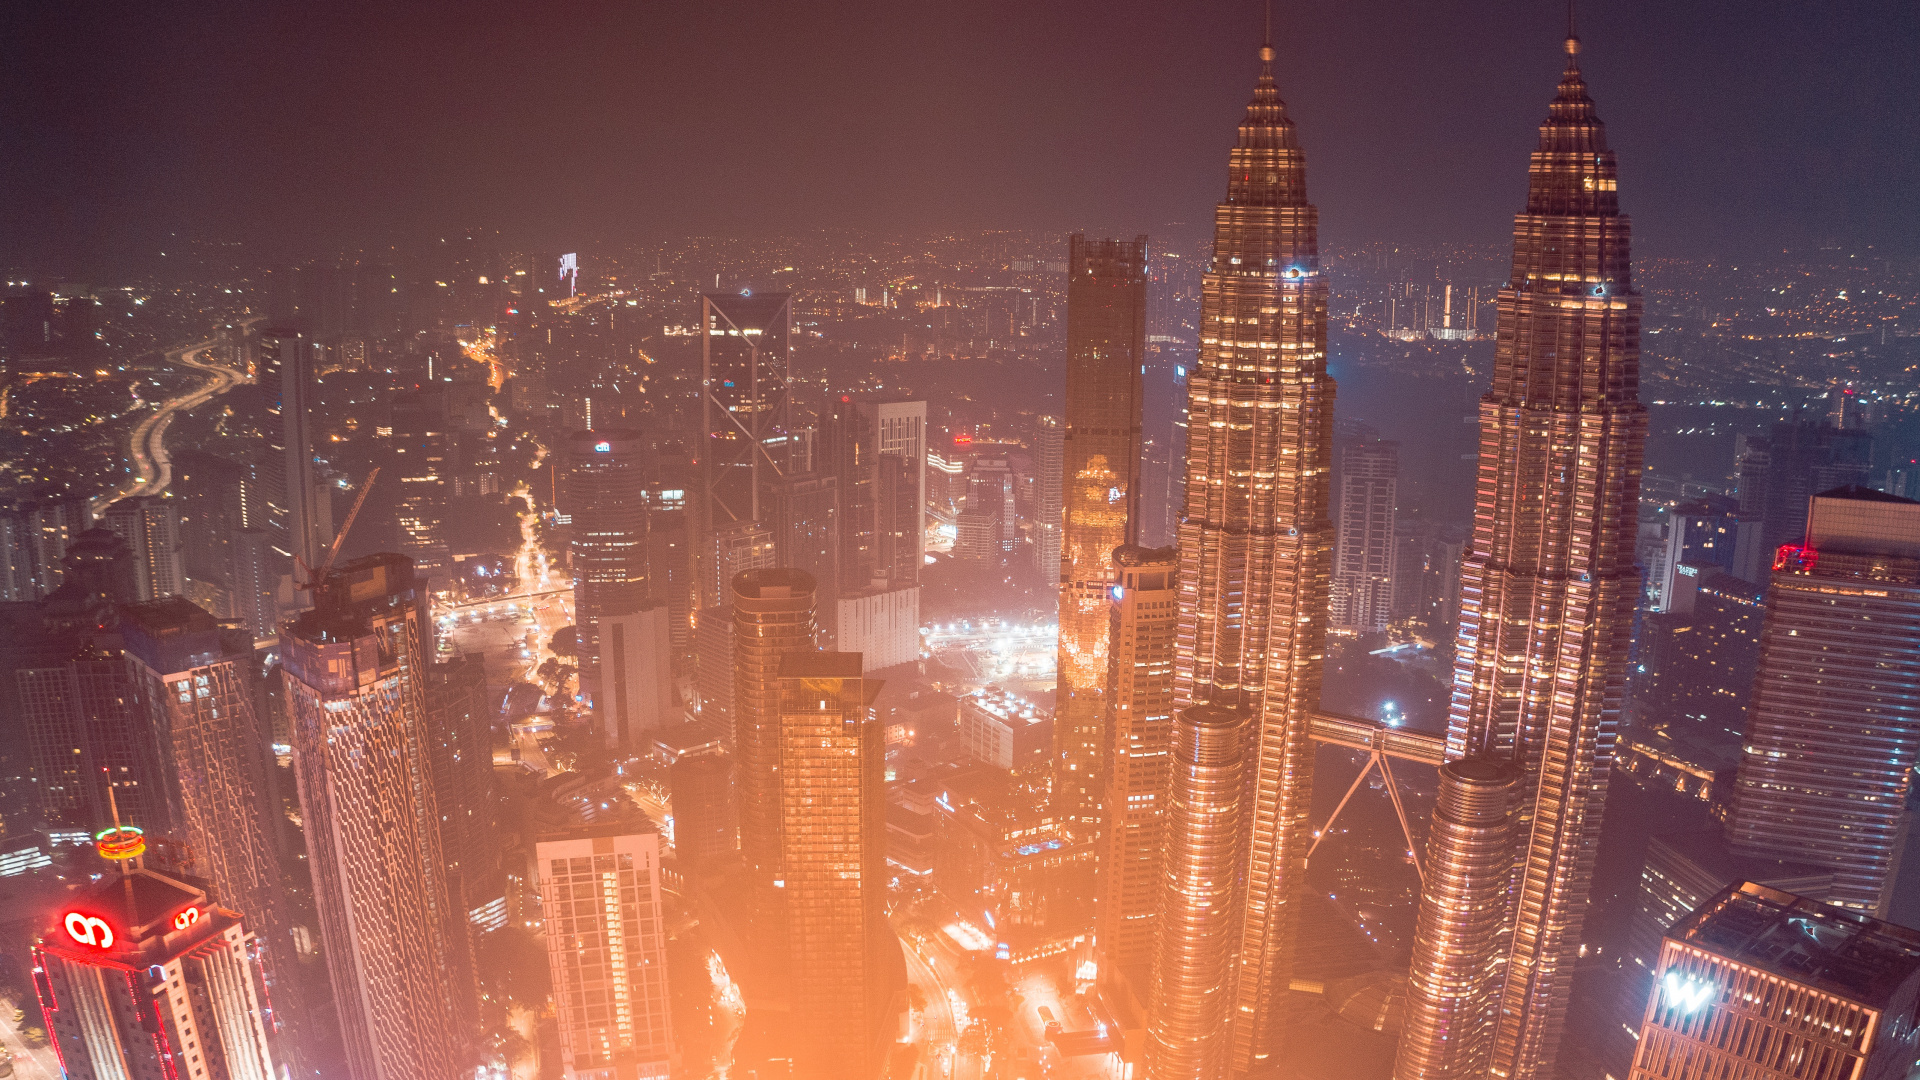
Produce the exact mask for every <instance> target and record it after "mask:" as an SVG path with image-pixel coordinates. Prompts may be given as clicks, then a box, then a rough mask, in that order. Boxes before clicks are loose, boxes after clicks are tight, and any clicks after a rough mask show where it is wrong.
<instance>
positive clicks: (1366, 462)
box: [1329, 442, 1400, 634]
mask: <svg viewBox="0 0 1920 1080" xmlns="http://www.w3.org/2000/svg"><path fill="white" fill-rule="evenodd" d="M1399 486H1400V444H1399V443H1394V442H1368V443H1360V444H1358V445H1355V446H1349V447H1348V448H1347V450H1346V453H1344V454H1342V455H1341V456H1340V500H1339V507H1338V509H1337V511H1336V512H1337V513H1338V515H1339V519H1338V524H1339V539H1338V540H1336V541H1335V543H1334V548H1333V600H1332V604H1333V606H1332V608H1331V609H1330V610H1331V613H1330V616H1329V618H1330V619H1331V622H1332V624H1333V626H1335V627H1336V628H1338V629H1342V630H1351V631H1353V632H1355V633H1360V634H1377V633H1379V632H1380V631H1382V630H1385V629H1386V628H1387V620H1388V619H1389V618H1391V617H1392V616H1393V587H1394V569H1395V567H1394V555H1395V554H1396V552H1395V550H1394V542H1393V531H1394V517H1395V503H1396V499H1397V496H1398V489H1399Z"/></svg>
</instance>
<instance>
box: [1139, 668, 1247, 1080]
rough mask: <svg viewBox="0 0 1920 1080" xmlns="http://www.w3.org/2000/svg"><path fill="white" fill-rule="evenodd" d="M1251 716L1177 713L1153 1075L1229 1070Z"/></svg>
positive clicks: (1209, 710)
mask: <svg viewBox="0 0 1920 1080" xmlns="http://www.w3.org/2000/svg"><path fill="white" fill-rule="evenodd" d="M1249 721H1250V714H1248V713H1247V712H1246V711H1245V710H1241V709H1227V708H1221V707H1219V706H1216V705H1195V706H1193V707H1192V708H1189V709H1185V710H1182V711H1181V712H1180V713H1178V714H1176V715H1175V717H1174V721H1173V765H1172V773H1173V776H1172V783H1171V784H1170V785H1168V792H1167V819H1166V837H1167V844H1166V851H1165V855H1164V857H1163V869H1162V871H1161V875H1160V933H1159V935H1158V944H1157V948H1156V955H1155V956H1154V961H1153V996H1152V1000H1151V1004H1150V1006H1149V1012H1148V1014H1147V1016H1148V1018H1147V1048H1146V1065H1147V1078H1148V1080H1219V1078H1221V1077H1224V1076H1226V1075H1227V1071H1228V1063H1229V1060H1230V1058H1231V1056H1232V1054H1231V1051H1232V1042H1231V1038H1232V1032H1231V1030H1230V1029H1229V1027H1228V1025H1227V1017H1228V1012H1229V1010H1230V1009H1231V1008H1232V1006H1233V986H1234V973H1235V963H1234V959H1235V957H1234V946H1235V944H1236V943H1237V940H1238V935H1239V931H1240V904H1241V889H1240V861H1241V858H1242V856H1243V852H1244V850H1245V845H1244V835H1245V832H1246V825H1247V821H1246V817H1247V814H1246V803H1247V798H1248V792H1247V784H1246V779H1247V767H1248V764H1247V762H1248V756H1249V755H1248V752H1247V743H1248V737H1247V727H1248V724H1249Z"/></svg>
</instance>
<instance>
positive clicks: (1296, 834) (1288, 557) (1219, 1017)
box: [1148, 46, 1333, 1080]
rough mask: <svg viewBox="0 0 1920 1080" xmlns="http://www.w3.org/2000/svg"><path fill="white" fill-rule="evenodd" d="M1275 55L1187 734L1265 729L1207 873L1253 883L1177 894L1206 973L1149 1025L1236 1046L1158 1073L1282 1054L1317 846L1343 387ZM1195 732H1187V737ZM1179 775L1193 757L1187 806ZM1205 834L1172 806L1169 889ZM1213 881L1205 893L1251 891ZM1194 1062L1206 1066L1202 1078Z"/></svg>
mask: <svg viewBox="0 0 1920 1080" xmlns="http://www.w3.org/2000/svg"><path fill="white" fill-rule="evenodd" d="M1273 55H1274V53H1273V49H1272V48H1271V47H1269V46H1262V48H1261V50H1260V64H1261V66H1260V76H1259V80H1258V82H1257V83H1256V84H1255V88H1254V93H1253V100H1252V101H1251V102H1250V103H1249V104H1248V106H1247V114H1246V118H1245V119H1244V120H1243V121H1242V122H1241V124H1240V134H1239V140H1238V142H1237V143H1236V145H1235V146H1234V148H1233V151H1232V152H1231V154H1230V156H1229V158H1228V184H1227V197H1226V199H1225V201H1223V202H1221V203H1220V204H1219V206H1218V208H1217V209H1216V210H1215V213H1214V246H1213V259H1212V262H1211V263H1210V265H1209V266H1208V268H1207V271H1206V274H1205V276H1204V278H1203V280H1202V284H1201V310H1200V319H1201V324H1200V351H1199V358H1198V361H1197V366H1196V367H1195V369H1194V370H1193V371H1192V372H1191V373H1190V375H1189V379H1188V383H1187V388H1188V393H1187V407H1188V421H1189V425H1190V426H1189V429H1188V430H1189V441H1188V445H1187V466H1186V468H1187V480H1186V499H1187V501H1186V509H1185V511H1184V513H1183V515H1182V517H1181V521H1180V530H1179V544H1178V547H1179V550H1180V605H1181V607H1180V630H1179V633H1180V649H1179V653H1178V658H1177V661H1176V664H1175V669H1174V671H1175V675H1174V678H1175V683H1174V704H1175V707H1176V708H1177V709H1180V710H1184V711H1186V712H1187V713H1191V714H1192V715H1190V716H1188V717H1186V718H1185V720H1184V721H1183V722H1184V724H1185V725H1186V726H1187V727H1192V728H1199V727H1202V726H1204V727H1205V728H1206V730H1207V731H1208V732H1217V731H1219V730H1223V729H1229V728H1242V729H1244V730H1246V731H1247V732H1248V734H1247V735H1246V739H1247V747H1246V753H1247V754H1248V755H1249V756H1248V758H1247V761H1246V762H1245V768H1246V769H1248V770H1251V772H1252V776H1251V778H1250V779H1249V780H1248V781H1247V792H1248V797H1249V798H1251V799H1252V800H1253V805H1251V806H1248V807H1244V808H1242V812H1241V813H1240V815H1239V817H1238V819H1237V820H1238V821H1239V822H1240V823H1241V825H1242V826H1243V830H1242V831H1244V832H1245V833H1246V835H1245V836H1241V837H1236V838H1235V844H1236V846H1235V848H1234V850H1235V852H1236V856H1235V857H1236V858H1237V859H1240V860H1241V861H1240V863H1239V868H1238V870H1237V871H1236V872H1234V873H1230V874H1229V873H1226V872H1225V871H1217V870H1208V871H1207V873H1209V874H1211V873H1220V874H1223V875H1224V876H1225V877H1230V878H1235V879H1237V880H1239V881H1243V882H1244V883H1245V888H1244V890H1243V892H1242V893H1241V895H1240V896H1238V897H1237V898H1235V900H1234V903H1233V904H1232V905H1230V906H1229V907H1226V908H1221V909H1217V910H1216V909H1215V908H1212V907H1207V908H1205V909H1204V910H1202V909H1200V908H1192V909H1191V910H1192V915H1191V917H1189V916H1186V915H1180V914H1178V913H1177V911H1176V908H1175V907H1174V906H1172V905H1171V904H1170V905H1169V906H1167V907H1165V908H1163V911H1162V914H1161V929H1160V938H1161V941H1160V946H1159V948H1160V955H1161V958H1162V962H1163V965H1164V964H1166V963H1169V962H1171V959H1170V958H1176V957H1178V958H1182V959H1180V961H1179V962H1180V964H1181V965H1182V968H1181V970H1183V971H1187V972H1188V974H1186V975H1181V976H1180V977H1177V978H1176V977H1173V976H1172V974H1171V970H1172V969H1167V970H1166V971H1163V973H1162V974H1161V975H1160V976H1157V983H1156V989H1155V995H1156V996H1155V998H1154V1003H1153V1005H1152V1006H1151V1007H1150V1008H1151V1009H1152V1010H1154V1011H1156V1012H1158V1013H1160V1014H1161V1015H1160V1017H1159V1018H1158V1019H1150V1024H1149V1027H1150V1030H1152V1031H1155V1032H1160V1033H1161V1034H1155V1035H1154V1036H1153V1038H1154V1039H1155V1042H1154V1043H1150V1044H1149V1049H1150V1051H1151V1048H1152V1046H1154V1045H1157V1044H1158V1043H1159V1042H1161V1041H1165V1040H1166V1039H1167V1038H1169V1036H1167V1035H1165V1034H1164V1033H1165V1032H1167V1031H1170V1030H1171V1028H1168V1027H1166V1025H1167V1024H1172V1023H1175V1022H1176V1019H1177V1022H1178V1023H1179V1024H1181V1025H1188V1026H1189V1028H1190V1029H1191V1030H1195V1031H1196V1034H1195V1035H1193V1036H1192V1038H1194V1039H1200V1040H1204V1041H1205V1042H1206V1043H1207V1044H1208V1045H1209V1046H1221V1045H1224V1046H1226V1047H1227V1051H1226V1052H1225V1053H1224V1054H1223V1055H1221V1056H1218V1057H1215V1056H1211V1055H1212V1054H1213V1051H1211V1050H1209V1051H1208V1052H1207V1056H1205V1057H1204V1060H1202V1059H1199V1058H1193V1059H1189V1058H1184V1057H1179V1058H1176V1057H1167V1058H1163V1059H1160V1060H1163V1061H1169V1062H1170V1061H1174V1060H1180V1061H1184V1062H1187V1064H1183V1065H1181V1066H1179V1068H1178V1069H1174V1068H1173V1067H1171V1066H1165V1065H1163V1066H1155V1065H1154V1064H1153V1062H1154V1060H1155V1059H1154V1058H1153V1057H1152V1056H1151V1053H1150V1055H1149V1059H1148V1060H1149V1066H1148V1069H1149V1075H1150V1076H1153V1077H1155V1078H1156V1080H1157V1078H1160V1077H1173V1076H1182V1077H1211V1076H1213V1075H1215V1072H1214V1071H1213V1070H1217V1069H1218V1068H1221V1067H1226V1068H1230V1069H1232V1070H1234V1071H1236V1072H1245V1071H1247V1070H1248V1069H1250V1068H1253V1067H1254V1066H1255V1065H1256V1063H1259V1062H1262V1061H1265V1060H1267V1059H1268V1058H1270V1057H1271V1056H1272V1055H1273V1054H1274V1052H1275V1051H1276V1050H1277V1049H1278V1019H1279V1017H1278V1012H1277V1008H1276V1006H1277V1002H1278V995H1279V994H1280V989H1279V988H1282V987H1285V986H1286V985H1287V984H1288V981H1289V978H1290V976H1289V974H1288V971H1289V963H1290V959H1291V954H1292V945H1291V941H1292V933H1293V914H1294V912H1295V910H1296V909H1297V908H1298V905H1297V904H1296V903H1293V902H1291V901H1292V899H1293V898H1294V897H1295V896H1296V895H1297V893H1298V890H1299V888H1300V886H1301V884H1302V881H1301V876H1300V872H1299V868H1300V866H1301V865H1302V863H1303V860H1304V858H1305V855H1306V850H1307V849H1306V845H1307V843H1308V842H1309V841H1310V837H1309V836H1308V835H1307V805H1308V801H1309V799H1310V797H1311V788H1312V770H1313V750H1312V747H1311V746H1310V744H1309V742H1308V738H1307V734H1308V716H1307V711H1308V710H1309V709H1310V708H1312V707H1313V705H1314V704H1315V703H1316V702H1317V701H1318V700H1319V697H1320V672H1321V668H1322V665H1323V664H1324V661H1325V656H1326V628H1327V623H1326V613H1327V588H1328V575H1329V572H1330V570H1331V566H1330V564H1331V562H1332V556H1333V526H1332V523H1331V522H1330V521H1329V520H1328V519H1327V486H1328V480H1329V477H1328V471H1329V468H1330V466H1331V465H1332V457H1333V416H1332V412H1333V380H1332V379H1331V378H1329V377H1328V376H1327V353H1326V342H1327V282H1326V278H1325V277H1324V276H1323V275H1322V274H1321V270H1320V257H1319V246H1318V243H1319V242H1318V213H1317V211H1316V210H1315V209H1314V207H1313V205H1312V204H1311V203H1309V202H1308V201H1307V192H1306V165H1305V157H1304V155H1302V153H1301V151H1300V143H1299V139H1298V137H1297V136H1296V134H1295V132H1294V126H1293V121H1292V120H1290V119H1289V118H1288V117H1287V110H1286V105H1285V104H1284V103H1283V102H1282V101H1281V100H1280V94H1279V91H1278V90H1277V89H1276V87H1275V85H1274V80H1273ZM1203 707H1204V708H1203ZM1195 709H1201V711H1200V712H1198V713H1195V712H1194V710H1195ZM1202 717H1204V718H1205V720H1204V723H1202V720H1201V718H1202ZM1183 730H1184V729H1183V727H1182V726H1181V723H1176V725H1175V744H1176V747H1178V746H1179V745H1180V740H1181V738H1182V735H1181V732H1182V731H1183ZM1181 772H1182V765H1181V763H1180V762H1179V761H1178V760H1176V763H1175V766H1174V777H1175V779H1174V785H1175V788H1174V791H1175V794H1174V795H1173V796H1172V798H1173V800H1174V803H1173V805H1174V806H1175V807H1176V808H1177V807H1178V805H1179V798H1180V796H1179V794H1178V792H1179V785H1180V783H1181V781H1180V776H1181ZM1189 827H1190V826H1188V825H1183V824H1182V823H1181V820H1180V818H1179V817H1178V815H1177V812H1176V813H1170V814H1169V817H1168V820H1167V826H1166V828H1167V842H1166V844H1167V858H1168V860H1169V863H1168V870H1167V874H1168V877H1169V880H1172V879H1174V878H1175V877H1177V876H1179V875H1191V874H1196V873H1198V871H1196V870H1194V869H1193V868H1192V867H1182V866H1178V865H1176V864H1175V863H1174V862H1173V861H1172V860H1174V859H1175V858H1186V857H1188V856H1185V855H1180V854H1179V853H1180V852H1183V851H1186V850H1188V849H1189V848H1191V847H1193V846H1194V845H1199V846H1201V847H1204V848H1206V850H1208V851H1214V850H1215V849H1216V848H1217V847H1218V844H1217V843H1216V841H1215V839H1213V838H1212V837H1211V833H1209V835H1208V836H1206V837H1191V836H1184V835H1181V830H1182V829H1185V828H1189ZM1207 828H1208V829H1209V830H1211V828H1212V825H1211V823H1210V822H1209V823H1208V825H1207ZM1222 842H1223V841H1222ZM1209 857H1211V856H1209ZM1196 880H1197V879H1196ZM1210 880H1211V883H1210V884H1208V885H1207V886H1206V887H1207V888H1219V889H1231V888H1233V886H1231V885H1230V884H1229V883H1228V882H1226V881H1225V880H1222V879H1221V878H1213V879H1210ZM1194 887H1195V888H1199V887H1200V886H1198V885H1195V886H1194ZM1225 899H1226V898H1225V897H1224V896H1215V897H1212V898H1211V900H1210V902H1216V903H1224V902H1225ZM1198 902H1199V901H1197V900H1195V901H1182V903H1183V904H1187V905H1189V907H1190V906H1191V904H1193V903H1198ZM1222 920H1226V921H1228V922H1230V924H1231V925H1230V927H1228V928H1225V929H1223V925H1222ZM1223 972H1224V974H1222V973H1223ZM1200 973H1205V974H1200ZM1215 975H1221V977H1220V978H1215V977H1214V976H1215ZM1223 988H1227V989H1224V992H1223ZM1191 1025H1199V1028H1200V1029H1205V1030H1199V1029H1192V1028H1191V1027H1190V1026H1191ZM1220 1025H1225V1027H1226V1030H1225V1031H1222V1030H1219V1027H1220ZM1184 1038H1185V1037H1183V1039H1184ZM1223 1040H1224V1041H1223ZM1182 1053H1184V1051H1183V1052H1182ZM1196 1064H1203V1065H1204V1068H1203V1069H1201V1070H1200V1071H1184V1070H1186V1069H1187V1067H1188V1065H1196Z"/></svg>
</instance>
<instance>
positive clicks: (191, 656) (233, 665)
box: [120, 597, 294, 994]
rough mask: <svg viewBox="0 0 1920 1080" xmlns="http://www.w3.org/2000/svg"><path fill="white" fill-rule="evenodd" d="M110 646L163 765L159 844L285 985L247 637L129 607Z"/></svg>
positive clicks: (197, 614)
mask: <svg viewBox="0 0 1920 1080" xmlns="http://www.w3.org/2000/svg"><path fill="white" fill-rule="evenodd" d="M120 636H121V640H122V642H123V643H124V648H125V655H126V658H127V660H128V662H129V664H130V665H131V668H132V675H133V679H132V690H133V697H134V699H135V700H136V701H137V702H138V704H139V706H140V713H141V716H142V719H143V720H144V724H143V725H142V726H143V727H144V728H145V730H146V731H147V732H149V733H150V736H149V737H151V738H153V739H155V740H156V742H157V744H158V748H159V751H160V755H161V758H162V759H163V760H164V761H165V763H166V765H165V768H164V772H165V774H166V780H167V783H166V787H167V789H168V791H169V794H170V796H171V802H172V803H173V807H172V813H171V814H170V815H169V819H170V820H169V821H168V822H167V823H165V826H164V827H166V828H167V829H168V831H169V836H168V838H169V839H171V840H175V841H178V842H179V843H181V844H184V845H186V847H187V848H188V850H190V851H191V852H192V853H193V859H194V864H195V868H196V869H195V872H196V873H197V874H200V875H202V876H204V877H206V878H207V880H208V882H209V883H210V884H211V885H212V888H213V893H214V895H216V896H219V897H220V898H221V900H222V902H224V903H227V904H230V905H232V906H233V907H234V908H236V909H238V910H240V911H241V912H242V913H244V914H245V915H246V917H247V922H248V924H249V925H250V926H251V927H252V928H253V930H254V932H255V933H256V934H258V935H259V937H260V941H261V943H262V944H263V945H265V946H266V956H265V959H266V963H267V970H268V973H269V975H275V976H277V975H280V974H281V973H282V970H283V966H284V970H285V971H286V972H288V973H290V972H291V971H292V967H291V965H292V964H293V963H294V959H293V942H292V939H291V938H290V937H289V936H288V933H289V927H290V923H289V921H288V918H287V912H286V911H285V910H284V907H283V905H284V898H285V892H284V887H283V885H282V883H281V878H280V850H281V847H280V838H279V836H278V834H277V831H276V829H275V823H276V821H277V819H278V815H279V808H278V800H277V798H276V796H275V793H274V791H273V788H272V786H271V782H270V776H271V773H270V772H269V770H270V769H271V767H272V766H271V764H270V763H269V762H268V760H267V752H268V751H267V744H268V743H269V742H270V741H271V738H270V733H269V732H268V731H267V730H266V727H265V724H264V718H263V717H262V716H260V714H259V712H258V710H257V709H256V708H255V705H254V701H255V698H254V685H253V683H254V679H255V675H254V673H253V671H252V670H251V669H252V668H253V666H254V664H255V663H256V661H255V660H254V653H253V638H252V636H251V635H250V634H248V633H247V632H246V631H244V630H238V631H237V630H231V629H227V628H224V627H222V626H220V625H219V624H218V623H216V622H214V620H213V617H212V616H211V615H208V614H207V613H206V612H205V611H202V610H201V609H200V608H198V607H196V606H194V605H193V604H192V603H190V602H189V601H187V600H185V599H182V598H180V597H173V598H170V599H166V600H154V601H149V602H147V603H143V604H129V605H127V606H126V607H125V608H123V609H122V610H121V621H120ZM162 824H163V823H162V822H154V823H153V826H154V827H161V826H162ZM279 992H280V988H279V987H278V986H276V987H275V993H276V994H278V993H279Z"/></svg>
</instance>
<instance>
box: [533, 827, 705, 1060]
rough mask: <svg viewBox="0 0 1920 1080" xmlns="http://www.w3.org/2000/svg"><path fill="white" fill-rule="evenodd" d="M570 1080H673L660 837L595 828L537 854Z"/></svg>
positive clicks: (546, 840) (543, 845) (542, 845)
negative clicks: (671, 1075)
mask: <svg viewBox="0 0 1920 1080" xmlns="http://www.w3.org/2000/svg"><path fill="white" fill-rule="evenodd" d="M534 859H535V861H536V863H537V865H538V866H539V868H540V903H541V908H542V914H543V916H544V918H545V920H546V926H545V934H546V939H547V962H548V964H549V965H550V967H551V968H552V973H553V1004H554V1019H555V1026H556V1027H557V1028H559V1032H560V1075H561V1076H562V1077H563V1078H564V1080H667V1077H668V1075H669V1073H670V1067H671V1064H672V1058H673V1038H672V1025H671V1023H670V1022H669V1016H668V1013H669V1007H668V1006H669V1000H668V995H667V932H666V921H665V917H664V915H663V914H662V912H661V907H660V888H661V877H660V837H659V836H658V835H656V834H654V833H651V832H636V831H634V830H633V828H632V826H630V825H621V824H612V825H599V826H589V827H587V828H582V829H576V830H573V831H571V832H566V833H554V834H550V835H547V836H542V837H541V838H540V839H539V841H538V842H537V843H535V845H534Z"/></svg>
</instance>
